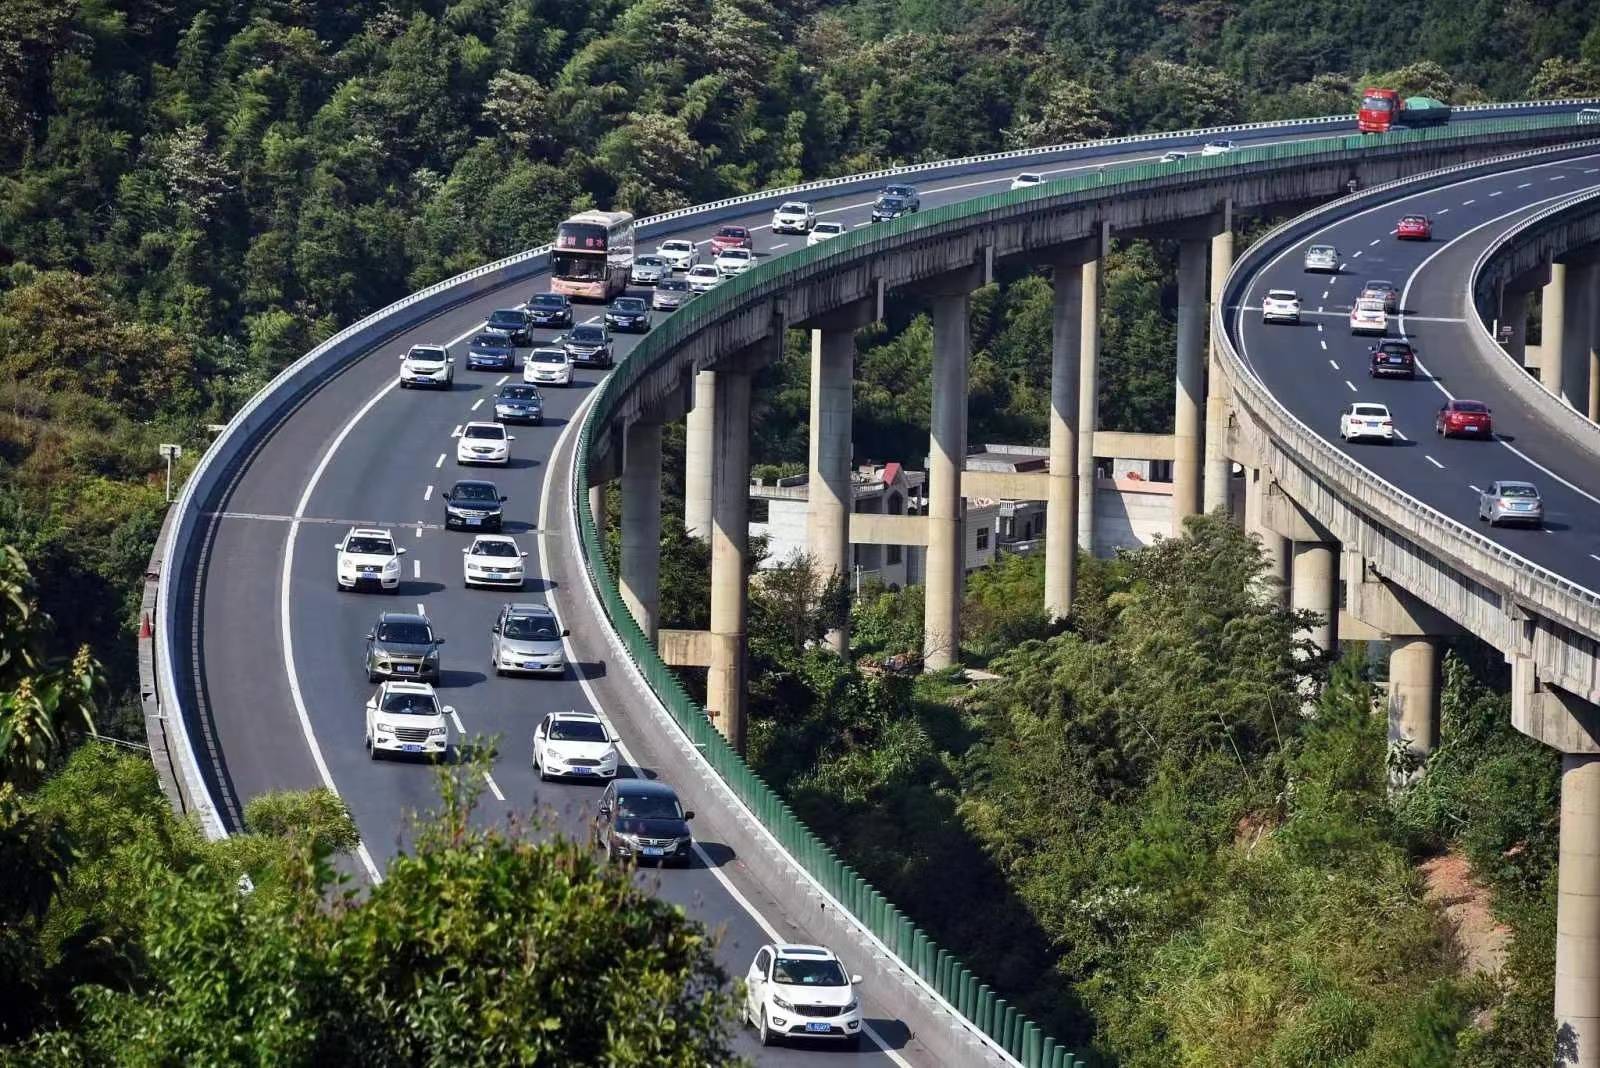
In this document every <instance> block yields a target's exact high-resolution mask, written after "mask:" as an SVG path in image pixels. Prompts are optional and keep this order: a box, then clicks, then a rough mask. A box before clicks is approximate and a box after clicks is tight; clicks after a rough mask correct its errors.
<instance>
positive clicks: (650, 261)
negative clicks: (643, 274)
mask: <svg viewBox="0 0 1600 1068" xmlns="http://www.w3.org/2000/svg"><path fill="white" fill-rule="evenodd" d="M634 262H635V263H637V264H638V265H639V266H640V267H665V266H666V265H667V261H666V260H664V259H662V258H661V257H660V256H640V257H639V258H638V259H637V260H634Z"/></svg>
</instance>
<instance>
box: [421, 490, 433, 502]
mask: <svg viewBox="0 0 1600 1068" xmlns="http://www.w3.org/2000/svg"><path fill="white" fill-rule="evenodd" d="M422 499H423V500H425V501H431V500H432V499H433V487H432V486H429V487H428V488H427V489H425V490H423V491H422Z"/></svg>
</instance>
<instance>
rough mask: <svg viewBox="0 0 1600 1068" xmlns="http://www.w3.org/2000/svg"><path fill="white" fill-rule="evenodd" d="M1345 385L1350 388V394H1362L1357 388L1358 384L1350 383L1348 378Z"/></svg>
mask: <svg viewBox="0 0 1600 1068" xmlns="http://www.w3.org/2000/svg"><path fill="white" fill-rule="evenodd" d="M1344 384H1345V385H1347V386H1349V387H1350V392H1351V393H1360V392H1361V391H1360V390H1359V389H1357V388H1356V384H1355V383H1354V382H1352V381H1350V380H1349V379H1348V378H1347V379H1345V380H1344Z"/></svg>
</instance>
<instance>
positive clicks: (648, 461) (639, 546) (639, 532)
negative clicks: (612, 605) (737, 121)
mask: <svg viewBox="0 0 1600 1068" xmlns="http://www.w3.org/2000/svg"><path fill="white" fill-rule="evenodd" d="M618 577H619V578H620V580H621V586H622V599H623V601H624V602H625V603H626V604H627V606H628V611H629V612H632V613H633V620H634V622H635V623H637V624H639V629H640V630H641V631H643V632H644V636H645V638H646V639H647V640H648V641H650V642H652V643H653V642H654V641H655V640H656V628H657V626H659V624H660V615H661V424H660V423H656V422H637V423H634V424H633V425H632V426H630V427H628V436H627V441H626V444H625V445H624V452H623V460H622V559H621V574H620V575H619V576H618Z"/></svg>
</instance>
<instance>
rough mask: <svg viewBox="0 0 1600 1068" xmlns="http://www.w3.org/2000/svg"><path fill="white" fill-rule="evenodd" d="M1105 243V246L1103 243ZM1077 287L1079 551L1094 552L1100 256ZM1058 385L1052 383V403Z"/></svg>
mask: <svg viewBox="0 0 1600 1068" xmlns="http://www.w3.org/2000/svg"><path fill="white" fill-rule="evenodd" d="M1102 244H1103V243H1102ZM1078 281H1079V285H1078V299H1079V304H1078V309H1079V311H1078V548H1080V549H1082V550H1083V551H1084V552H1086V553H1092V552H1094V432H1095V427H1097V426H1098V425H1099V421H1100V257H1099V256H1096V257H1095V258H1093V259H1090V260H1086V261H1085V262H1084V264H1083V267H1082V269H1081V270H1080V272H1079V279H1078ZM1054 400H1055V386H1054V383H1053V382H1052V384H1051V402H1052V403H1054Z"/></svg>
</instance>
